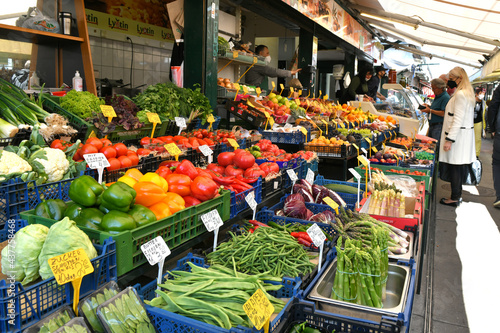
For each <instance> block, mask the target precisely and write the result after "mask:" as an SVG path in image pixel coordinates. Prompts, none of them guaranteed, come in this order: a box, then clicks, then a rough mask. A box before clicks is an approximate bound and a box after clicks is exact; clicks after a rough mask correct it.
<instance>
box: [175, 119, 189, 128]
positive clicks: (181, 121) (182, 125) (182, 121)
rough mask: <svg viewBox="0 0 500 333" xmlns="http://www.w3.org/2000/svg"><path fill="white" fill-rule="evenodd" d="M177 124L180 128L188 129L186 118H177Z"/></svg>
mask: <svg viewBox="0 0 500 333" xmlns="http://www.w3.org/2000/svg"><path fill="white" fill-rule="evenodd" d="M175 124H176V125H177V127H179V128H185V127H187V124H186V118H184V117H175Z"/></svg>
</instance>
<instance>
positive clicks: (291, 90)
mask: <svg viewBox="0 0 500 333" xmlns="http://www.w3.org/2000/svg"><path fill="white" fill-rule="evenodd" d="M292 95H293V87H290V94H289V95H288V98H291V97H292Z"/></svg>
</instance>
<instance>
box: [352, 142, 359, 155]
mask: <svg viewBox="0 0 500 333" xmlns="http://www.w3.org/2000/svg"><path fill="white" fill-rule="evenodd" d="M352 146H353V147H354V148H356V150H357V151H358V154H359V147H358V145H357V144H355V143H353V144H352Z"/></svg>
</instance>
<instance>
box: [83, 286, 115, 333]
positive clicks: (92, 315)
mask: <svg viewBox="0 0 500 333" xmlns="http://www.w3.org/2000/svg"><path fill="white" fill-rule="evenodd" d="M118 292H119V289H118V285H116V283H115V282H110V283H108V284H106V286H104V287H103V288H102V289H100V290H98V291H97V292H95V293H94V294H92V295H91V296H89V297H88V298H86V299H85V300H83V302H81V305H80V311H81V313H83V315H84V316H85V319H87V322H88V323H89V324H90V326H91V327H92V329H93V330H94V332H96V333H104V332H105V331H104V328H103V327H102V325H101V322H100V321H99V318H97V312H96V311H97V307H98V306H99V305H101V304H102V303H104V302H106V301H107V300H109V299H111V298H112V297H113V296H115V295H116V294H118Z"/></svg>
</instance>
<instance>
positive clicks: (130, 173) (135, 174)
mask: <svg viewBox="0 0 500 333" xmlns="http://www.w3.org/2000/svg"><path fill="white" fill-rule="evenodd" d="M125 176H129V177H130V178H132V179H135V181H136V182H138V181H139V179H141V177H142V176H143V174H142V172H140V171H139V170H138V169H136V168H132V169H128V170H127V172H125Z"/></svg>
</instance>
